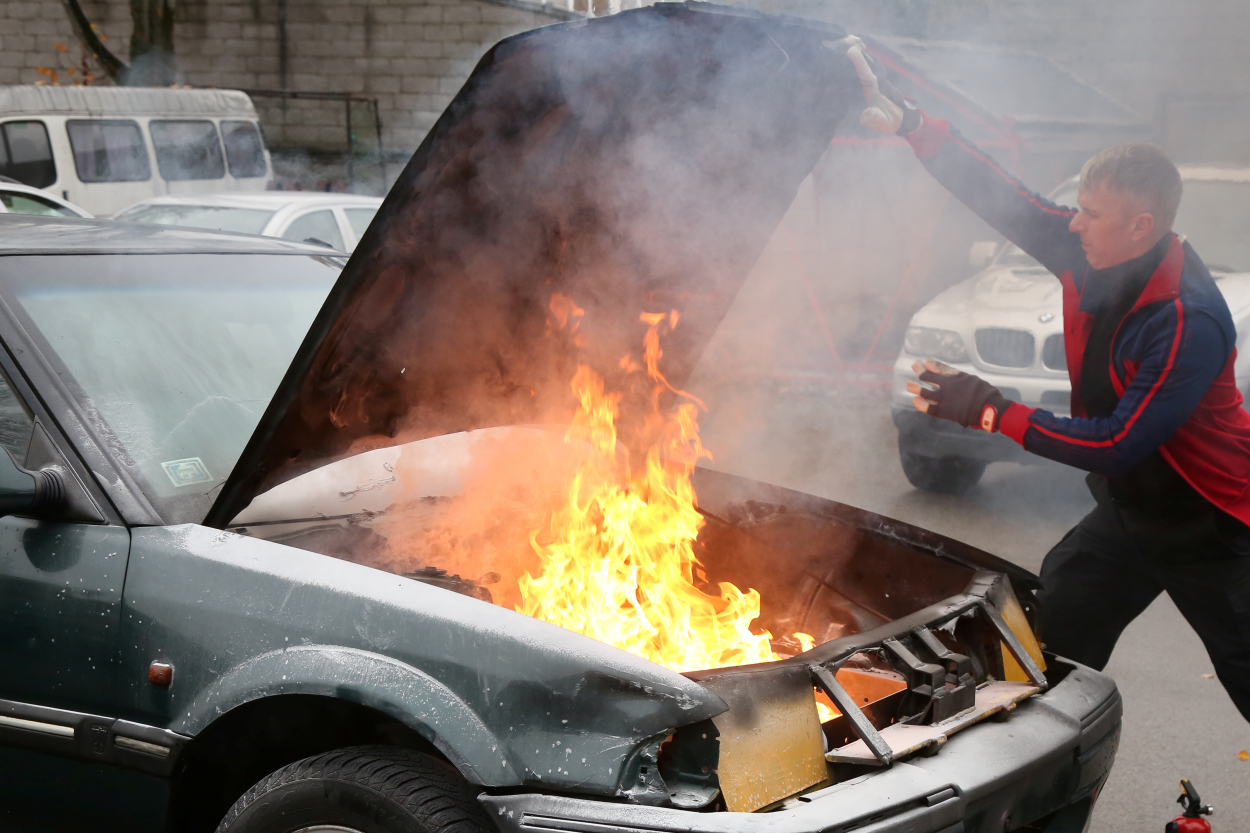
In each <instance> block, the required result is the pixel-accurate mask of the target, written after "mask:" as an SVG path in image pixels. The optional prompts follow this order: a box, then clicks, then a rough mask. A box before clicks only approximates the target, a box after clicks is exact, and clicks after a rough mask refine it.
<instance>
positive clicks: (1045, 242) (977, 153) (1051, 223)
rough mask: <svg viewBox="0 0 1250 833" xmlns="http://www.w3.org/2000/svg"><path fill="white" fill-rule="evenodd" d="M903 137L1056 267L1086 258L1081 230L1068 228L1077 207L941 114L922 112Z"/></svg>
mask: <svg viewBox="0 0 1250 833" xmlns="http://www.w3.org/2000/svg"><path fill="white" fill-rule="evenodd" d="M904 138H906V139H907V141H908V142H909V143H910V144H911V146H912V148H914V149H915V151H916V156H917V158H919V159H920V162H921V163H922V164H923V165H924V166H925V168H927V169H928V170H929V172H930V173H931V174H933V176H934V177H935V178H936V179H937V181H938V182H940V183H942V185H944V186H946V189H947V190H949V191H950V192H951V193H952V194H954V195H955V196H956V197H958V198H959V201H960V202H962V203H963V204H964V205H966V206H968V207H969V208H971V209H972V210H973V211H974V212H975V213H976V214H977V215H978V216H980V217H981V219H983V220H985V222H987V223H989V224H990V225H991V226H993V227H994V229H995V230H996V231H998V232H999V233H1000V234H1002V235H1003V236H1004V237H1006V238H1007V239H1008V240H1010V241H1011V242H1013V243H1015V244H1016V245H1017V246H1019V247H1020V248H1021V249H1023V250H1024V251H1025V252H1027V253H1028V254H1030V255H1032V256H1033V257H1034V258H1035V259H1036V260H1037V261H1038V262H1039V263H1041V264H1042V265H1043V266H1045V267H1046V268H1047V269H1049V270H1050V271H1051V272H1054V273H1055V274H1056V275H1058V274H1062V273H1063V272H1064V271H1066V270H1069V269H1075V268H1076V267H1077V266H1078V265H1080V264H1082V263H1083V261H1084V252H1083V251H1082V249H1081V238H1080V235H1078V234H1075V233H1073V232H1071V231H1068V223H1070V222H1071V221H1072V217H1073V215H1075V214H1076V211H1075V210H1073V209H1071V208H1066V207H1064V206H1060V205H1056V204H1055V203H1053V202H1051V201H1050V200H1048V199H1046V198H1045V197H1042V196H1041V195H1039V194H1036V193H1034V192H1033V191H1030V190H1029V189H1028V188H1026V187H1024V185H1023V184H1022V183H1021V182H1020V181H1019V180H1018V179H1016V178H1015V177H1014V176H1012V175H1011V174H1009V173H1007V172H1006V171H1004V170H1003V169H1002V168H1001V167H999V165H998V163H997V162H995V161H994V160H993V159H991V158H990V157H989V156H988V155H987V154H985V153H984V152H983V151H982V150H980V149H979V148H978V147H977V146H976V145H974V144H973V143H972V142H970V141H969V140H968V139H965V138H964V137H963V136H961V135H960V134H959V131H957V130H955V129H954V128H953V127H951V126H950V125H949V124H947V123H946V122H945V121H944V120H942V119H935V118H932V117H930V116H927V115H923V114H922V115H921V122H920V126H919V127H917V128H916V129H915V130H914V131H912V132H911V133H909V134H907V135H906V136H905V137H904Z"/></svg>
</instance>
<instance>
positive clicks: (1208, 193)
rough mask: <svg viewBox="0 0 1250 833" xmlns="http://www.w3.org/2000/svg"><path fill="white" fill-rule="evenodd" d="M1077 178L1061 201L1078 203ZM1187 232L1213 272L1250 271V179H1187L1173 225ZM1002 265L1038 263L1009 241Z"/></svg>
mask: <svg viewBox="0 0 1250 833" xmlns="http://www.w3.org/2000/svg"><path fill="white" fill-rule="evenodd" d="M1076 193H1077V186H1076V183H1075V182H1070V183H1064V185H1063V186H1062V187H1061V188H1060V189H1059V190H1057V191H1056V192H1055V194H1054V195H1052V196H1051V200H1052V201H1053V202H1056V203H1058V204H1059V205H1076ZM1173 227H1174V228H1175V229H1176V233H1177V234H1183V235H1187V236H1188V239H1189V243H1190V245H1191V246H1193V247H1194V251H1196V252H1197V253H1198V256H1199V257H1201V258H1202V262H1203V263H1205V264H1206V265H1207V268H1208V269H1210V270H1211V271H1212V272H1250V237H1247V235H1246V229H1247V228H1250V182H1231V181H1218V180H1207V179H1187V180H1185V192H1184V196H1183V197H1182V198H1181V207H1180V210H1179V211H1178V212H1177V213H1176V223H1175V224H1174V226H1173ZM994 262H995V264H996V265H998V266H1015V267H1022V266H1037V267H1039V268H1040V265H1039V264H1038V262H1037V261H1035V260H1034V259H1033V258H1031V257H1029V256H1028V255H1027V254H1025V253H1024V252H1023V251H1021V250H1020V247H1019V246H1016V245H1015V244H1014V243H1009V244H1007V245H1006V246H1004V247H1003V249H1002V251H1001V252H999V255H998V257H997V258H995V260H994Z"/></svg>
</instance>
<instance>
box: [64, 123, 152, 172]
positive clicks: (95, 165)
mask: <svg viewBox="0 0 1250 833" xmlns="http://www.w3.org/2000/svg"><path fill="white" fill-rule="evenodd" d="M65 131H66V133H68V134H69V146H70V148H71V149H72V150H73V151H74V167H75V168H76V169H77V170H78V178H79V179H80V180H81V181H83V182H144V181H146V180H149V179H151V178H152V166H151V165H150V164H149V163H148V149H147V146H146V145H145V144H144V142H143V132H142V131H141V130H139V123H138V122H135V121H131V120H129V119H72V120H70V121H67V122H66V123H65Z"/></svg>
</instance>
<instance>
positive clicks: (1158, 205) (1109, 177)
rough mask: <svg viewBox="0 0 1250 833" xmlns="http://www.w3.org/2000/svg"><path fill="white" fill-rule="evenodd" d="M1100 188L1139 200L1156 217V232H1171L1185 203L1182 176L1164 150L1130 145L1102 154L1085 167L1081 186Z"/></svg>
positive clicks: (1113, 148) (1102, 152) (1095, 156)
mask: <svg viewBox="0 0 1250 833" xmlns="http://www.w3.org/2000/svg"><path fill="white" fill-rule="evenodd" d="M1098 185H1105V186H1106V187H1107V188H1108V189H1109V190H1111V191H1115V192H1116V193H1119V194H1130V195H1132V196H1134V197H1137V198H1139V199H1140V200H1141V201H1142V204H1143V207H1144V208H1145V210H1146V211H1147V212H1149V214H1150V215H1151V216H1152V217H1154V218H1155V230H1156V231H1165V232H1166V231H1170V230H1171V228H1172V223H1173V221H1175V220H1176V210H1177V209H1178V208H1179V207H1180V204H1181V174H1180V171H1178V170H1176V166H1175V165H1173V164H1172V160H1171V159H1168V157H1167V154H1166V153H1164V152H1163V148H1161V147H1159V146H1158V145H1152V144H1150V143H1149V142H1129V143H1128V144H1124V145H1116V146H1114V147H1109V148H1107V149H1105V150H1100V151H1098V153H1096V154H1094V156H1093V158H1091V159H1090V160H1089V161H1088V162H1086V163H1085V167H1083V168H1081V187H1082V188H1084V189H1085V190H1087V191H1088V190H1090V189H1091V188H1094V187H1096V186H1098Z"/></svg>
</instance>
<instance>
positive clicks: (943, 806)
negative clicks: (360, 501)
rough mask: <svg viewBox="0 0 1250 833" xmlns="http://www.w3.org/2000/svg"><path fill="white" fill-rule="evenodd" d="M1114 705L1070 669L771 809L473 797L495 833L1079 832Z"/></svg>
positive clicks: (1109, 686)
mask: <svg viewBox="0 0 1250 833" xmlns="http://www.w3.org/2000/svg"><path fill="white" fill-rule="evenodd" d="M1061 664H1063V661H1062V660H1056V661H1055V662H1054V665H1055V666H1056V667H1057V666H1059V665H1061ZM1122 714H1123V708H1122V705H1121V700H1120V695H1119V692H1118V691H1117V690H1116V687H1115V683H1114V682H1112V681H1111V679H1110V678H1108V677H1106V676H1105V675H1103V674H1100V673H1098V672H1096V671H1093V670H1091V669H1089V668H1085V667H1082V666H1074V667H1073V668H1072V670H1071V671H1070V672H1069V673H1068V674H1067V676H1066V677H1064V679H1063V680H1062V681H1060V682H1059V683H1057V684H1055V685H1054V686H1053V687H1052V688H1051V689H1050V690H1049V691H1047V692H1046V693H1044V694H1040V695H1037V696H1035V697H1032V698H1030V699H1028V700H1026V701H1024V702H1022V703H1020V705H1019V706H1018V707H1017V708H1016V709H1015V711H1013V712H1011V713H1010V715H1009V716H1008V717H1006V718H1005V719H1004V720H1001V721H988V722H985V723H981V724H978V725H976V726H973V727H971V728H969V729H966V730H964V731H962V732H959V733H958V734H955V735H953V736H952V737H951V738H950V740H949V741H948V742H947V743H946V744H945V745H943V746H942V747H940V749H939V751H938V752H937V753H936V754H934V755H932V756H930V757H912V758H910V759H906V760H903V761H897V762H895V763H893V764H892V765H891V766H889V767H886V768H883V769H880V770H875V771H871V772H869V773H868V774H866V775H861V776H859V777H857V778H853V779H851V780H849V781H844V782H842V783H839V784H836V785H834V786H832V787H827V788H824V789H821V790H818V791H816V792H812V793H808V794H807V795H803V796H800V797H798V798H793V799H788V800H786V801H785V802H783V803H782V805H781V807H780V808H779V809H775V810H772V811H770V812H758V813H725V812H691V811H685V810H674V809H667V808H660V807H641V806H637V805H629V804H617V803H609V802H607V801H595V800H587V799H579V798H569V797H566V796H557V795H545V794H536V793H525V794H519V795H486V794H484V795H482V796H481V797H480V800H481V802H482V803H483V804H484V805H485V806H486V809H487V812H488V814H489V815H490V817H491V818H492V819H493V820H494V821H495V823H496V825H497V826H498V828H499V830H500V833H556V831H559V832H560V833H653V831H654V832H655V833H660V831H663V833H679V831H680V833H754V831H768V833H841V832H842V831H850V830H855V831H856V833H904V831H906V833H1003V832H1004V831H1008V833H1009V832H1010V831H1013V830H1017V829H1019V828H1021V827H1023V826H1024V825H1027V824H1033V825H1036V826H1035V827H1033V828H1030V829H1034V830H1041V831H1047V832H1048V833H1068V831H1071V833H1080V831H1082V830H1084V828H1085V824H1086V821H1087V820H1088V817H1089V813H1090V811H1091V810H1092V807H1093V802H1094V799H1095V798H1096V797H1097V794H1098V791H1099V790H1100V789H1101V787H1102V785H1103V783H1104V782H1105V781H1106V779H1107V776H1108V774H1109V773H1110V771H1111V765H1112V763H1113V761H1114V759H1115V753H1116V749H1117V747H1118V745H1119V739H1120V718H1121V716H1122ZM1039 820H1041V821H1040V822H1039Z"/></svg>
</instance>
